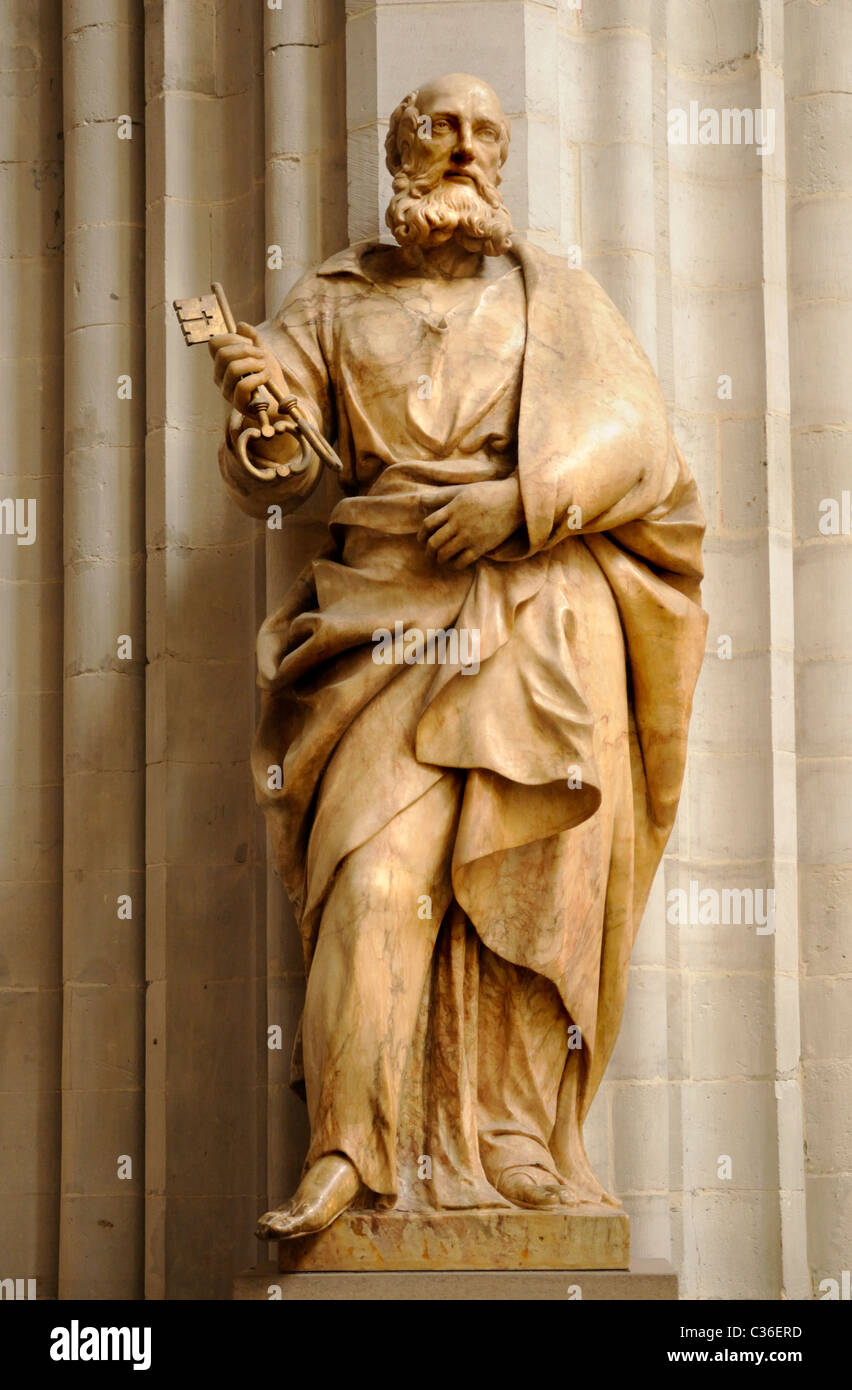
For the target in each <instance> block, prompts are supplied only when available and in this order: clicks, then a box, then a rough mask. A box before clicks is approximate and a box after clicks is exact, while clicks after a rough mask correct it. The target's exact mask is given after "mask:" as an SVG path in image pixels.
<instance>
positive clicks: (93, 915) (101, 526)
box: [59, 0, 145, 1298]
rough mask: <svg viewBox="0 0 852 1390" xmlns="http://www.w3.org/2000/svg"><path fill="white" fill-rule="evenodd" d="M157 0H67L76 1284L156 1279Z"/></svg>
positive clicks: (103, 1285)
mask: <svg viewBox="0 0 852 1390" xmlns="http://www.w3.org/2000/svg"><path fill="white" fill-rule="evenodd" d="M141 40H142V7H141V5H140V4H139V3H138V0H110V3H109V4H106V5H105V4H103V3H100V2H98V3H93V0H65V4H64V6H63V51H64V70H63V79H64V100H65V157H66V204H65V227H66V247H65V354H66V356H65V362H66V373H65V506H64V542H65V543H64V550H65V644H64V651H65V684H64V769H65V781H64V793H65V831H64V862H63V870H64V873H63V877H64V893H63V976H64V981H65V997H64V1016H63V1058H62V1086H63V1106H62V1210H61V1225H60V1268H59V1296H60V1298H135V1297H139V1296H140V1295H141V1292H142V1232H143V1194H144V1173H143V1165H144V1130H143V1117H144V1096H143V1089H142V1088H143V1078H144V1053H143V1036H144V1034H143V1001H144V981H145V975H144V932H143V922H144V902H143V872H144V863H145V855H144V642H145V607H144V605H145V585H144V574H145V571H144V548H143V547H144V534H143V516H144V502H143V499H144V472H143V469H144V453H143V443H144V430H145V418H144V400H145V378H144V315H143V293H142V289H143V248H144V240H143V239H144V222H143V198H144V193H143V178H144V139H143V126H142V46H141Z"/></svg>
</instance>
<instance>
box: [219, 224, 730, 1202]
mask: <svg viewBox="0 0 852 1390" xmlns="http://www.w3.org/2000/svg"><path fill="white" fill-rule="evenodd" d="M514 254H515V257H516V259H517V262H518V264H519V269H520V273H519V274H518V273H515V283H514V284H511V283H509V284H506V285H504V287H503V288H502V289H501V290H500V291H498V292H499V293H501V294H513V295H515V301H514V303H515V305H516V310H517V312H516V315H515V325H516V326H515V328H514V329H513V331H512V333H511V334H509V335H507V337H506V339H505V340H501V341H500V343H499V344H498V343H492V345H491V351H490V352H489V350H488V344H487V342H484V343H483V342H479V343H477V341H476V332H475V324H473V325H472V324H471V322H468V323H467V324H466V325H465V326H464V329H459V332H458V333H457V334H455V333H454V330H453V324H452V316H451V315H448V316H446V318H445V319H444V320H443V323H441V322H439V321H437V320H436V321H434V322H432V323H430V322H429V320H428V316H424V315H421V316H419V317H420V320H421V321H420V322H419V323H418V322H417V319H418V316H417V315H415V314H412V313H411V312H410V310H409V309H407V308H406V307H405V306H404V305H402V304H400V302H399V301H398V299H395V297H394V294H393V293H392V292H389V291H388V287H387V286H386V285H382V284H378V283H377V282H376V279H375V278H374V276H373V275H372V274H371V273H370V266H372V265H375V263H376V262H375V258H376V257H381V255H382V249H381V248H378V247H377V246H376V244H375V243H365V244H362V245H361V246H356V247H351V248H349V249H348V250H346V251H344V252H342V253H340V254H339V255H338V256H335V257H333V258H332V259H331V260H330V261H328V262H326V264H325V265H324V266H322V267H321V268H320V269H319V270H318V271H316V272H313V273H312V274H310V275H308V276H306V277H304V279H303V280H302V281H300V282H299V284H298V285H297V286H295V288H294V289H293V290H292V291H291V293H290V295H289V296H288V298H287V300H286V301H285V303H284V305H283V306H282V308H281V310H280V311H279V313H278V315H277V316H276V317H275V318H274V319H273V320H271V321H270V322H269V323H267V324H264V325H261V327H260V335H261V340H262V341H263V342H264V344H265V345H266V346H268V347H269V348H270V349H271V350H272V351H273V352H274V353H275V354H276V356H277V357H278V359H279V361H280V363H281V365H282V368H283V370H284V373H285V376H286V379H287V382H288V385H289V387H290V388H291V389H292V391H293V392H294V393H295V394H296V395H297V396H298V397H299V400H300V403H301V406H302V408H303V410H304V411H305V412H306V413H307V414H308V415H309V416H310V418H311V419H312V421H313V422H314V423H315V424H316V426H317V427H318V428H320V429H321V430H322V431H323V433H324V434H325V435H326V437H328V438H330V439H335V440H336V447H337V450H338V453H339V454H340V456H341V458H342V460H343V464H344V473H343V477H342V484H343V489H344V493H345V495H344V497H343V499H342V500H341V501H340V502H339V503H338V504H337V506H336V507H335V508H334V510H333V512H332V514H331V517H330V521H329V542H328V545H327V546H326V548H325V550H324V551H323V553H322V554H321V555H320V556H318V557H317V558H316V559H315V560H314V561H313V562H312V563H311V564H310V565H309V566H308V567H307V569H306V570H305V571H304V572H303V574H302V575H301V576H300V578H299V580H298V581H297V582H296V584H295V585H294V586H293V588H292V589H291V591H290V593H289V594H288V595H287V596H286V597H285V599H284V601H283V603H282V606H281V608H280V609H279V610H278V611H277V612H276V613H273V614H272V615H270V617H269V618H268V619H267V621H266V622H265V623H264V625H263V628H262V629H261V633H260V636H259V639H258V665H259V684H260V686H261V690H262V713H261V720H260V724H259V728H258V732H257V737H256V741H255V747H254V751H253V769H254V776H255V785H256V792H257V797H258V800H259V802H260V804H261V805H263V807H264V809H265V811H266V815H267V819H268V823H269V826H270V829H271V833H272V840H273V844H274V849H275V856H276V862H277V866H278V870H279V872H280V874H281V877H282V879H283V881H284V884H285V886H286V888H287V892H288V894H289V897H290V899H291V902H292V904H293V907H294V911H295V912H296V915H297V918H298V921H299V924H300V930H301V933H302V938H303V942H304V951H305V962H306V968H307V969H308V970H310V967H311V961H312V956H313V950H314V946H315V943H316V940H317V934H318V932H319V930H320V929H321V923H322V913H323V907H324V904H325V902H326V900H327V897H328V893H329V890H330V886H331V884H332V883H333V881H334V876H335V873H336V871H337V870H338V868H339V866H340V865H341V863H342V862H343V861H344V859H345V857H346V856H347V855H348V854H350V853H352V852H353V850H355V849H357V848H358V847H359V846H361V845H364V844H365V843H367V842H368V841H369V840H370V838H371V837H372V836H374V835H376V833H377V832H378V831H380V830H381V829H382V827H383V826H384V825H387V824H388V822H389V821H390V820H391V819H392V818H393V817H395V816H397V815H398V814H400V813H401V812H402V811H403V810H404V809H405V807H406V806H409V805H411V804H412V802H414V801H415V800H416V799H417V798H418V797H420V796H422V795H423V794H424V792H426V791H427V790H428V789H429V787H430V786H432V785H433V784H434V783H435V782H436V781H437V780H438V779H439V778H440V777H441V776H443V775H444V774H445V773H446V770H447V769H462V770H464V772H465V778H464V790H463V794H462V804H461V812H460V818H459V823H458V829H457V833H456V838H455V845H454V850H453V856H452V885H453V897H454V901H453V905H452V908H451V910H450V911H449V912H448V913H447V916H446V919H445V922H444V924H443V927H442V931H441V935H440V936H439V940H438V945H437V947H436V952H435V962H434V970H433V973H432V977H431V979H430V981H429V984H428V986H427V989H426V990H425V991H424V998H423V1003H422V1009H421V1026H420V1027H419V1029H418V1035H417V1038H416V1039H415V1041H414V1043H413V1045H412V1056H411V1059H410V1065H409V1068H408V1071H407V1074H406V1082H405V1092H406V1103H405V1105H404V1106H403V1109H402V1112H401V1120H400V1135H399V1145H400V1154H401V1174H400V1184H399V1191H398V1193H397V1198H398V1200H399V1201H400V1202H401V1204H403V1205H405V1204H406V1203H407V1204H408V1205H411V1206H416V1205H417V1204H418V1200H420V1199H419V1198H418V1196H417V1193H418V1192H422V1184H421V1185H420V1186H419V1187H418V1185H417V1184H416V1183H415V1182H414V1181H413V1180H412V1178H411V1170H412V1164H413V1162H414V1159H415V1157H416V1156H417V1155H418V1154H424V1153H425V1154H428V1155H429V1156H430V1157H431V1158H432V1160H433V1174H432V1180H431V1184H430V1188H429V1201H430V1202H431V1204H433V1205H443V1206H466V1205H467V1206H476V1205H483V1204H489V1203H493V1202H494V1201H495V1200H499V1199H497V1197H496V1194H495V1192H494V1191H493V1188H491V1187H490V1186H489V1184H488V1182H487V1180H486V1179H485V1178H484V1175H483V1172H482V1167H481V1164H480V1162H479V1154H478V1144H477V1127H478V1125H479V1126H481V1123H482V1116H481V1115H480V1116H479V1118H477V1069H478V1067H479V1069H480V1070H481V1069H482V1066H483V1065H484V1064H485V1063H486V1062H487V1063H489V1064H490V1065H492V1067H493V1063H494V1059H493V1058H483V1057H482V1055H481V1052H482V1040H481V1037H480V1041H479V1044H477V1017H476V1016H477V1004H478V973H477V972H478V958H479V955H480V953H481V952H482V951H483V950H484V951H488V952H490V953H492V954H493V956H494V957H496V959H497V960H498V961H499V962H504V963H509V964H510V965H512V966H515V967H520V968H521V969H523V970H528V971H531V972H533V973H534V974H535V975H536V976H539V977H542V978H543V979H545V980H547V981H549V982H551V984H552V986H553V987H554V988H555V990H556V991H558V995H559V998H560V999H561V1001H562V1004H563V1005H564V1009H565V1013H566V1016H567V1018H568V1020H570V1021H571V1022H572V1023H573V1024H576V1026H577V1028H578V1029H579V1036H580V1037H581V1039H582V1046H581V1047H579V1048H577V1049H575V1050H571V1051H570V1052H569V1053H568V1057H567V1060H566V1063H565V1068H564V1075H563V1076H562V1078H561V1081H560V1086H559V1109H558V1116H557V1121H556V1125H555V1127H554V1133H553V1135H552V1141H551V1144H550V1148H551V1151H552V1154H553V1156H554V1164H555V1168H556V1170H557V1171H559V1172H561V1173H563V1174H565V1175H566V1176H570V1174H571V1173H572V1172H574V1171H576V1170H578V1169H582V1168H583V1165H584V1163H585V1162H586V1160H585V1154H584V1151H583V1148H582V1122H583V1119H584V1118H585V1115H586V1114H587V1112H588V1108H589V1105H590V1104H591V1101H592V1099H593V1097H594V1094H595V1092H596V1090H597V1087H598V1085H599V1083H600V1080H601V1078H602V1076H603V1073H604V1070H605V1067H606V1065H607V1062H608V1060H609V1057H610V1054H611V1052H612V1048H613V1045H614V1043H615V1039H616V1036H617V1033H618V1029H619V1026H620V1022H621V1016H622V1011H623V1004H624V997H625V991H626V984H627V969H628V960H629V956H630V951H631V948H632V945H633V941H634V938H635V935H636V931H637V929H638V926H639V922H640V919H641V915H642V911H643V907H644V905H645V902H646V899H647V896H648V892H649V889H650V885H651V881H652V879H653V876H654V873H655V871H656V868H657V865H658V863H659V860H660V857H661V855H662V852H663V849H664V846H665V843H666V840H667V838H668V836H669V833H670V831H671V827H672V824H673V821H674V816H675V813H676V809H677V803H678V797H679V793H680V787H681V781H682V776H683V769H684V761H685V754H686V738H687V727H688V721H689V716H690V710H691V702H692V695H693V690H694V686H695V682H696V679H697V675H698V671H699V668H700V663H701V659H702V655H703V647H704V635H705V629H706V616H705V614H704V612H703V610H702V609H701V606H700V581H701V576H702V569H701V553H700V552H701V538H702V535H703V530H704V524H703V517H702V513H701V508H700V503H699V500H698V496H697V490H696V487H695V484H694V481H693V479H692V478H691V476H690V473H689V471H688V469H687V466H686V464H685V462H684V459H683V457H682V455H681V453H680V450H679V449H678V447H677V444H676V443H675V441H674V438H673V436H672V433H671V431H670V429H669V427H668V423H667V419H666V411H665V406H664V403H663V400H662V396H661V393H660V389H659V386H658V383H657V381H656V378H655V376H654V373H653V370H652V368H651V366H650V364H649V362H648V360H647V358H646V357H645V355H644V353H643V352H642V350H641V348H640V347H639V345H638V343H637V341H636V339H635V337H634V336H633V334H632V332H631V331H630V329H629V327H628V326H627V324H626V323H625V322H624V320H623V318H622V317H621V315H620V314H619V313H618V311H617V310H616V308H615V307H614V305H613V304H612V303H611V301H610V300H609V299H608V298H607V296H606V295H605V294H604V292H603V290H602V289H601V287H600V286H599V285H598V284H597V282H596V281H595V280H594V279H593V278H592V277H591V276H590V275H589V274H588V273H586V272H585V271H582V270H579V269H577V268H574V267H572V266H570V265H569V264H568V263H567V262H565V261H564V260H561V259H559V258H557V257H554V256H551V255H549V254H547V253H545V252H544V251H542V250H540V249H538V248H536V247H534V246H532V245H530V244H527V243H524V242H521V241H518V242H516V246H515V252H514ZM505 279H506V281H510V280H511V275H510V276H507V277H505ZM492 284H494V285H500V284H501V282H500V281H496V282H492ZM490 292H491V291H490V290H487V291H486V294H487V293H490ZM436 335H437V337H436ZM442 336H443V338H444V339H445V341H444V342H443V343H442V342H441V341H440V339H441V337H442ZM453 340H454V345H453ZM460 349H462V351H461V355H459V354H460ZM465 351H469V357H470V362H469V366H470V370H468V371H465V369H464V368H465V357H464V352H465ZM454 353H455V356H454V355H453V354H454ZM424 366H425V367H428V370H424ZM424 379H425V380H427V381H428V386H429V390H430V391H431V392H432V393H433V394H432V395H431V396H430V395H429V394H428V393H424V392H423V391H422V390H421V388H422V385H423V380H424ZM436 392H437V397H438V406H437V407H436V408H435V410H434V411H433V414H432V415H430V409H431V406H430V404H429V402H430V401H431V400H435V393H436ZM433 418H434V419H435V420H438V421H440V425H441V427H440V429H436V428H435V427H434V426H433V425H432V423H431V421H432V419H433ZM220 464H221V468H222V472H223V475H224V477H225V479H226V482H227V483H228V486H229V488H230V489H231V491H232V493H233V494H234V496H235V498H236V500H237V501H238V502H239V503H240V505H242V506H243V507H244V508H245V509H246V510H247V511H249V512H251V513H253V514H255V515H265V513H266V509H267V507H268V506H269V504H270V502H271V501H275V502H277V503H279V504H281V505H282V506H283V507H284V509H285V510H291V509H293V507H295V506H296V505H298V503H299V502H300V501H301V500H302V498H303V497H304V496H305V495H306V493H307V492H308V491H309V490H310V489H311V487H312V486H313V485H314V484H315V482H316V478H317V475H318V465H316V464H315V465H314V467H313V468H312V469H311V470H310V471H309V472H308V473H307V474H305V475H304V476H303V477H302V478H301V479H298V478H294V479H291V480H289V482H288V483H286V484H264V483H258V482H256V481H254V480H253V479H251V478H250V477H249V476H248V475H247V474H246V473H245V472H244V471H242V470H241V468H240V465H239V463H238V462H237V460H236V458H235V456H234V453H233V449H232V447H231V446H230V445H229V444H228V442H227V441H226V444H225V445H224V446H223V449H222V451H221V452H220ZM513 472H516V473H517V477H518V481H519V485H520V494H521V499H522V504H523V512H524V525H523V526H522V527H521V528H520V529H519V531H518V532H516V533H515V535H513V536H512V537H510V538H509V540H507V541H506V542H504V544H503V545H501V546H500V547H499V548H498V549H497V550H496V551H495V552H493V553H491V554H489V555H487V556H484V557H483V558H482V559H480V560H479V561H477V562H476V564H475V565H473V566H471V567H470V568H469V569H466V570H464V571H461V572H456V571H452V570H450V569H448V568H446V567H441V566H438V565H437V564H436V562H435V560H434V558H433V557H432V556H431V555H430V554H429V553H428V552H427V551H426V550H425V549H424V547H423V545H422V544H421V543H420V542H418V541H417V539H416V536H417V532H418V530H419V528H420V526H421V523H422V520H423V517H424V515H425V514H426V513H427V512H428V511H429V510H431V509H432V508H433V507H435V506H438V505H440V503H441V500H442V499H441V488H442V487H444V486H446V485H447V484H451V483H456V484H459V483H460V484H463V483H466V482H473V481H483V480H488V479H493V478H501V477H506V476H508V475H509V474H511V473H513ZM398 621H401V622H402V623H403V625H404V628H405V629H406V630H408V629H412V628H417V629H419V630H420V631H421V632H426V631H428V630H429V629H432V630H446V629H450V628H452V627H456V628H457V629H459V630H462V629H466V630H468V631H475V632H477V633H478V635H479V651H478V657H479V668H478V670H477V671H476V673H475V674H472V673H470V672H466V671H464V670H462V669H461V668H460V667H459V665H458V664H453V663H452V662H447V663H446V664H443V665H440V666H436V667H431V668H430V667H425V666H423V665H422V664H421V665H418V664H415V665H411V666H409V665H405V664H384V663H382V662H378V661H377V660H376V659H375V641H374V634H375V633H376V631H377V630H380V629H389V630H391V631H393V630H394V626H395V623H397V622H398ZM276 765H278V766H280V767H281V769H282V777H281V785H280V786H278V787H270V783H269V776H268V772H269V768H270V767H272V766H276ZM478 1048H479V1052H480V1056H479V1057H478V1056H477V1051H478ZM294 1061H295V1067H296V1073H297V1074H298V1055H297V1056H296V1057H295V1059H294ZM404 1160H407V1161H404Z"/></svg>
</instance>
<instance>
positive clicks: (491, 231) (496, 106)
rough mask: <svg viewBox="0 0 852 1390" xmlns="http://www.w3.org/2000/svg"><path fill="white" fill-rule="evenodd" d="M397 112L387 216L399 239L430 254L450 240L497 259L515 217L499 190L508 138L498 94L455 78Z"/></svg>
mask: <svg viewBox="0 0 852 1390" xmlns="http://www.w3.org/2000/svg"><path fill="white" fill-rule="evenodd" d="M403 108H404V109H403ZM398 110H399V111H400V113H401V114H400V115H399V118H398V122H397V124H396V125H394V124H393V123H392V126H391V133H390V134H389V136H388V140H389V142H390V143H391V154H390V156H389V166H390V168H391V171H392V172H393V174H394V185H393V186H394V195H393V197H392V199H391V201H390V204H389V205H388V210H387V214H386V217H385V220H386V222H387V224H388V226H389V227H390V229H391V231H392V232H393V234H394V236H395V237H396V239H397V241H398V242H399V243H400V245H401V246H404V247H410V248H414V247H421V248H425V249H427V250H428V249H430V248H433V247H435V246H440V245H442V243H444V242H447V241H449V240H451V239H452V238H455V239H456V240H457V241H458V242H459V243H460V244H461V245H462V246H464V247H465V248H466V249H467V250H470V251H478V252H483V253H484V254H485V255H489V256H498V255H502V254H503V253H504V252H505V251H506V250H508V248H509V247H510V246H511V233H512V219H511V217H510V216H509V212H508V209H507V208H506V206H505V204H504V203H503V200H502V198H501V196H500V192H499V184H500V164H501V162H502V160H503V158H505V153H506V145H507V140H508V134H507V131H506V123H505V118H504V116H503V112H502V110H501V109H500V103H499V101H498V100H497V97H496V95H495V93H494V92H493V91H492V90H491V88H490V87H489V86H488V85H487V83H485V82H481V81H480V80H479V79H478V78H476V77H467V76H465V75H464V74H459V73H455V74H452V75H450V76H449V77H440V78H437V79H436V80H435V81H434V82H430V83H429V84H428V85H427V86H425V87H421V88H420V89H419V90H418V91H417V92H416V93H415V94H413V99H412V101H411V102H410V103H409V104H408V106H407V107H406V106H405V103H404V102H403V103H400V108H398Z"/></svg>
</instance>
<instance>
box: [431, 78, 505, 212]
mask: <svg viewBox="0 0 852 1390" xmlns="http://www.w3.org/2000/svg"><path fill="white" fill-rule="evenodd" d="M417 107H418V110H419V112H420V116H421V124H420V125H419V126H418V138H417V140H416V142H415V143H414V148H413V150H412V157H413V162H414V163H415V165H416V169H417V173H421V174H427V175H430V174H431V175H434V174H435V173H436V172H437V170H438V169H439V168H440V171H441V177H442V178H443V179H444V180H446V181H447V183H450V184H459V183H460V184H462V185H463V186H464V185H466V186H467V187H477V186H481V184H482V183H485V184H487V185H490V186H492V187H496V185H497V184H498V183H499V182H500V153H501V136H502V126H503V119H504V118H503V112H502V111H501V109H500V103H499V102H498V100H497V97H496V96H495V94H494V92H492V90H491V88H490V87H486V86H485V84H484V83H475V84H473V85H471V84H469V83H467V82H465V81H464V79H463V78H456V77H449V78H442V79H441V80H440V81H438V82H436V83H433V84H432V85H431V86H429V87H426V88H422V89H421V91H420V93H419V96H418V99H417ZM423 117H427V118H428V119H427V120H423V119H422V118H423Z"/></svg>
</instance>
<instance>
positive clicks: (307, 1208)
mask: <svg viewBox="0 0 852 1390" xmlns="http://www.w3.org/2000/svg"><path fill="white" fill-rule="evenodd" d="M360 1189H361V1179H360V1178H359V1176H358V1172H357V1169H356V1168H355V1167H354V1165H353V1164H351V1163H350V1162H349V1159H348V1158H345V1157H344V1155H343V1154H324V1155H323V1157H322V1158H318V1159H317V1161H316V1163H315V1164H314V1165H313V1167H312V1168H309V1169H308V1171H307V1173H306V1174H305V1176H304V1177H303V1178H302V1181H301V1182H300V1183H299V1186H298V1187H297V1188H296V1191H295V1192H294V1193H293V1196H292V1197H291V1198H290V1200H289V1202H285V1203H284V1206H283V1207H279V1208H278V1209H277V1210H276V1211H268V1212H266V1214H265V1216H262V1217H261V1218H260V1220H259V1221H258V1223H257V1230H256V1231H255V1235H256V1236H257V1238H258V1240H289V1239H291V1238H292V1237H294V1236H308V1235H314V1234H315V1233H316V1232H317V1231H324V1230H325V1228H326V1226H330V1225H331V1223H332V1221H334V1220H336V1219H337V1217H338V1216H340V1214H341V1212H344V1211H346V1208H347V1207H350V1206H351V1205H352V1203H353V1202H354V1200H355V1198H356V1197H357V1195H358V1193H359V1191H360Z"/></svg>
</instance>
